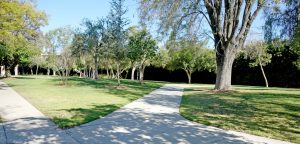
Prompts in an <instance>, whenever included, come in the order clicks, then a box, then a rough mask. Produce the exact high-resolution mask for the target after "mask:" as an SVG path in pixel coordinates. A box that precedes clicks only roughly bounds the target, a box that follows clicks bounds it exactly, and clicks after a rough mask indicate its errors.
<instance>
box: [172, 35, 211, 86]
mask: <svg viewBox="0 0 300 144" xmlns="http://www.w3.org/2000/svg"><path fill="white" fill-rule="evenodd" d="M169 53H170V57H171V60H170V62H169V64H168V66H167V67H168V69H170V70H175V69H182V70H184V71H185V72H186V74H187V77H188V83H189V84H190V83H191V82H192V73H193V72H195V71H196V70H208V71H212V70H214V69H215V57H214V53H213V51H212V50H209V49H206V48H204V43H203V42H197V41H195V40H186V39H182V40H180V41H178V42H177V43H175V44H171V47H170V48H169Z"/></svg>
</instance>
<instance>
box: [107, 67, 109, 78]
mask: <svg viewBox="0 0 300 144" xmlns="http://www.w3.org/2000/svg"><path fill="white" fill-rule="evenodd" d="M106 76H107V78H109V70H108V68H106Z"/></svg>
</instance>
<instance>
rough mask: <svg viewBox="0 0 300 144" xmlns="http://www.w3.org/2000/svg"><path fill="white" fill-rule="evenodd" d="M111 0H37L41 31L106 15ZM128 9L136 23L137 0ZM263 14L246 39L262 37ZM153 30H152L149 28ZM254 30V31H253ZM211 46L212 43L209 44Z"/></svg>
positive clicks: (72, 25)
mask: <svg viewBox="0 0 300 144" xmlns="http://www.w3.org/2000/svg"><path fill="white" fill-rule="evenodd" d="M110 1H111V0H37V8H38V9H39V10H43V11H45V12H46V13H47V15H48V20H49V25H47V26H45V27H43V28H42V31H44V32H47V31H49V30H52V29H55V28H58V27H62V26H66V25H70V26H71V27H73V28H77V27H79V26H80V24H81V22H82V19H84V18H89V19H93V20H96V19H97V18H101V17H106V16H107V15H108V13H109V10H110ZM125 6H126V8H127V9H128V12H127V14H126V17H127V18H128V19H129V20H130V24H129V25H137V24H138V10H137V8H138V4H137V0H125ZM263 24H264V20H263V16H262V14H260V15H259V16H258V17H257V19H256V20H255V21H254V23H253V25H252V28H251V32H250V33H249V35H248V39H251V40H253V39H262V38H263V32H262V26H263ZM151 31H152V32H153V30H151ZM253 31H255V32H253ZM211 46H212V45H211Z"/></svg>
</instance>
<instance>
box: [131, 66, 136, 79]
mask: <svg viewBox="0 0 300 144" xmlns="http://www.w3.org/2000/svg"><path fill="white" fill-rule="evenodd" d="M135 69H136V66H133V67H132V69H131V80H134V72H135Z"/></svg>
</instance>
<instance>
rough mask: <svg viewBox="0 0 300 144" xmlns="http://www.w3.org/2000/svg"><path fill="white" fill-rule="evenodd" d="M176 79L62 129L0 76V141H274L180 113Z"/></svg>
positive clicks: (179, 91) (275, 141)
mask: <svg viewBox="0 0 300 144" xmlns="http://www.w3.org/2000/svg"><path fill="white" fill-rule="evenodd" d="M182 90H183V88H182V86H181V85H171V84H170V85H166V86H164V87H162V88H160V89H157V90H155V91H153V92H152V93H150V94H148V95H145V96H144V97H143V98H141V99H139V100H136V101H134V102H132V103H130V104H128V105H126V106H124V107H123V108H121V109H119V110H117V111H115V112H113V113H111V114H109V115H108V116H106V117H104V118H101V119H98V120H95V121H93V122H90V123H87V124H84V125H81V126H78V127H74V128H71V129H68V130H61V129H58V128H57V127H56V126H55V125H54V123H52V122H51V121H50V120H49V119H48V118H47V117H45V116H44V115H43V114H42V113H40V112H39V111H38V110H37V109H36V108H34V107H33V106H32V105H31V104H29V103H28V102H27V101H26V100H24V99H23V98H22V97H21V96H20V95H18V94H17V93H16V92H14V91H13V90H12V89H11V88H9V87H8V86H7V85H6V84H4V83H2V82H0V100H1V101H0V115H1V116H2V118H3V119H4V120H6V121H7V122H5V123H3V124H0V143H82V144H84V143H86V144H92V143H105V144H106V143H196V144H199V143H222V144H224V143H270V144H271V143H272V144H276V143H278V144H279V143H280V144H285V143H288V142H283V141H279V140H273V139H268V138H264V137H258V136H253V135H249V134H244V133H239V132H232V131H225V130H222V129H218V128H214V127H208V126H205V125H201V124H197V123H194V122H191V121H188V120H186V119H184V118H183V117H181V116H180V114H179V105H180V101H181V96H182V93H183V92H182Z"/></svg>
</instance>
